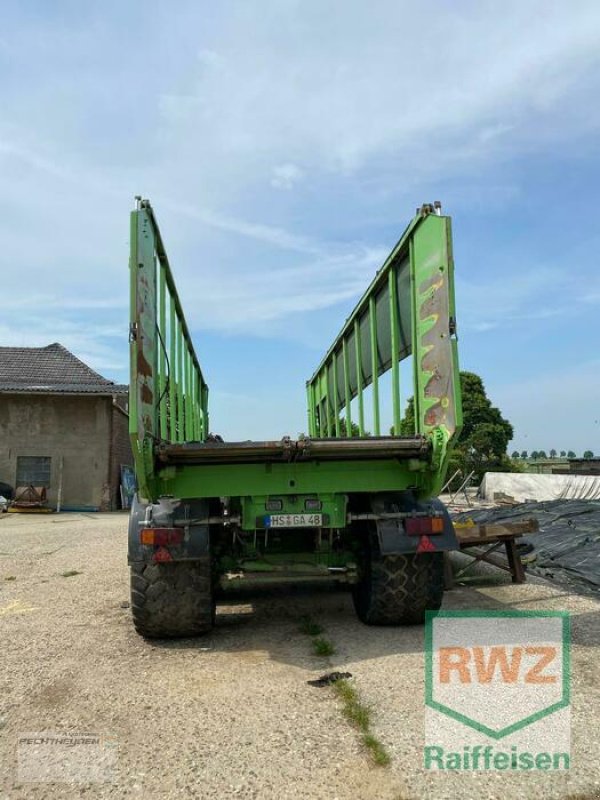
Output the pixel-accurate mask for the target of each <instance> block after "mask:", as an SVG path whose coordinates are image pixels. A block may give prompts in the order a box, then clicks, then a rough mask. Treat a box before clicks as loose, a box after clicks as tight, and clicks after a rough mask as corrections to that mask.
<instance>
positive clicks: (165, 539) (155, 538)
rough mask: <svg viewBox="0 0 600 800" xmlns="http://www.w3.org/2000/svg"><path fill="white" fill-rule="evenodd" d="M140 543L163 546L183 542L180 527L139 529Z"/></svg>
mask: <svg viewBox="0 0 600 800" xmlns="http://www.w3.org/2000/svg"><path fill="white" fill-rule="evenodd" d="M140 542H141V543H142V544H148V545H155V546H160V547H164V546H165V545H166V546H168V545H173V544H181V542H183V529H182V528H142V529H141V530H140Z"/></svg>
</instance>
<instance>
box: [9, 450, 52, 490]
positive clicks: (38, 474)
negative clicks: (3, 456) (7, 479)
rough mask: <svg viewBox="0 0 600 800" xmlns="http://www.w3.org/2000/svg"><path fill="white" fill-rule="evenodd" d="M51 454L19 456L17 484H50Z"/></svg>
mask: <svg viewBox="0 0 600 800" xmlns="http://www.w3.org/2000/svg"><path fill="white" fill-rule="evenodd" d="M51 461H52V459H51V458H50V457H49V456H18V457H17V481H16V483H17V486H45V487H46V489H47V488H48V487H49V486H50V463H51Z"/></svg>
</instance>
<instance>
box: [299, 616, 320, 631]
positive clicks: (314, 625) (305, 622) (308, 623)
mask: <svg viewBox="0 0 600 800" xmlns="http://www.w3.org/2000/svg"><path fill="white" fill-rule="evenodd" d="M300 633H304V634H306V636H318V635H319V634H320V633H323V628H322V626H321V625H319V623H318V622H315V621H314V620H313V619H311V618H310V616H309V615H308V614H307V615H306V616H305V617H302V619H301V620H300Z"/></svg>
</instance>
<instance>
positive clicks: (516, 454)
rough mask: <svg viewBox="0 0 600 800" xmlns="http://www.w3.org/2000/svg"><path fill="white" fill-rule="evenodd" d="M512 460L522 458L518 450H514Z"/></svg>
mask: <svg viewBox="0 0 600 800" xmlns="http://www.w3.org/2000/svg"><path fill="white" fill-rule="evenodd" d="M511 458H515V459H516V458H521V454H520V453H519V451H518V450H513V452H512V455H511Z"/></svg>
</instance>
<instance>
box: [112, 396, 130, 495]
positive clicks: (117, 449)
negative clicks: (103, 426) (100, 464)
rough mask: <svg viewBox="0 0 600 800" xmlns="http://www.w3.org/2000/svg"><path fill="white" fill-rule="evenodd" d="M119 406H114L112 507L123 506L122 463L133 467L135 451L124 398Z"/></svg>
mask: <svg viewBox="0 0 600 800" xmlns="http://www.w3.org/2000/svg"><path fill="white" fill-rule="evenodd" d="M118 403H119V408H115V407H114V406H113V408H112V435H111V443H110V464H111V466H110V474H111V479H110V487H111V506H112V509H113V510H114V509H117V508H121V492H120V488H119V487H120V483H121V465H122V464H125V465H127V466H130V467H133V453H132V452H131V444H130V441H129V417H128V416H127V414H126V413H124V411H125V407H126V406H125V403H126V401H125V400H124V399H119V401H118Z"/></svg>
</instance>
